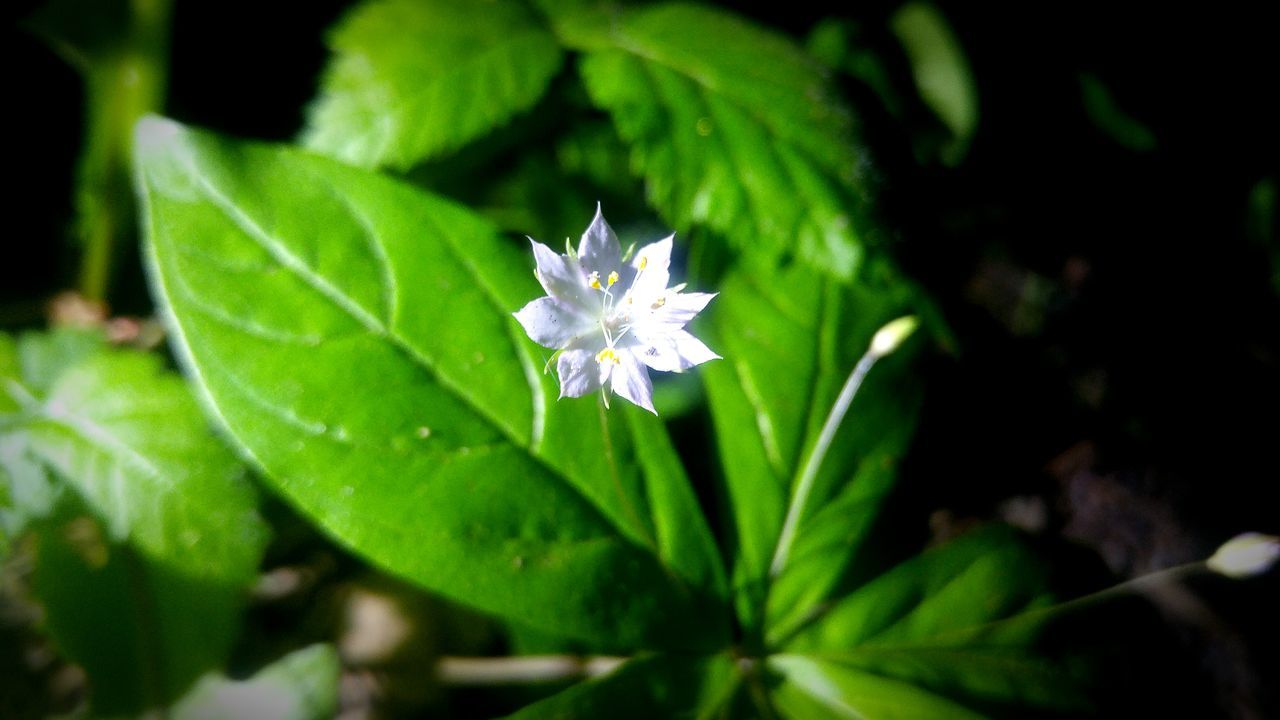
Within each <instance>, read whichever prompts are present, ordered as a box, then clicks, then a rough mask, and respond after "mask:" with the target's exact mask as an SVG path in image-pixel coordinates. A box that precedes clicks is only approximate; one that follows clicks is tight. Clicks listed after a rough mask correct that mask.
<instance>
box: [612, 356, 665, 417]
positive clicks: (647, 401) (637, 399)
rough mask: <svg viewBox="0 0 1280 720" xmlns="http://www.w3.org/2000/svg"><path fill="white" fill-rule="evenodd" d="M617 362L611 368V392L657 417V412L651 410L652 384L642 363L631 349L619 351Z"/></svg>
mask: <svg viewBox="0 0 1280 720" xmlns="http://www.w3.org/2000/svg"><path fill="white" fill-rule="evenodd" d="M618 361H619V362H618V366H617V367H615V368H613V391H614V392H615V393H617V394H618V395H621V396H622V397H624V398H626V399H627V400H630V401H631V402H633V403H635V404H636V405H639V406H640V407H642V408H644V409H645V410H648V411H649V412H651V413H653V414H654V415H657V414H658V411H657V410H654V409H653V383H651V382H649V371H648V370H646V369H645V367H644V363H642V362H640V359H639V358H637V357H636V356H635V354H634V353H633V352H632V351H631V348H623V349H619V350H618Z"/></svg>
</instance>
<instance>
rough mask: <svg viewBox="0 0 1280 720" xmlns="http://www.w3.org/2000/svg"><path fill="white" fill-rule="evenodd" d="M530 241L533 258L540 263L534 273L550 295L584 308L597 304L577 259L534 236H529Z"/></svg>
mask: <svg viewBox="0 0 1280 720" xmlns="http://www.w3.org/2000/svg"><path fill="white" fill-rule="evenodd" d="M529 242H531V243H533V259H534V262H536V263H537V264H538V268H537V270H536V271H535V272H534V275H536V276H537V278H538V282H540V283H542V289H543V290H546V291H547V294H548V295H550V296H552V297H556V298H560V299H561V300H565V301H568V302H570V303H573V304H575V305H577V306H579V307H582V308H583V309H587V308H590V307H592V306H593V305H594V304H595V301H593V300H592V298H591V288H590V287H588V286H587V276H586V274H584V273H583V272H582V267H581V266H580V265H579V264H578V261H577V260H574V259H573V258H571V257H569V256H568V255H561V254H559V253H557V252H556V251H555V250H552V249H551V248H549V247H547V246H546V245H543V244H542V243H540V242H538V241H537V240H534V239H533V238H529Z"/></svg>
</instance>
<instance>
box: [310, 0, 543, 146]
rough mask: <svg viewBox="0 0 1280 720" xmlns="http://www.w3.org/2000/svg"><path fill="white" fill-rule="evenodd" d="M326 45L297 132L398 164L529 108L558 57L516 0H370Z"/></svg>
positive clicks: (479, 132)
mask: <svg viewBox="0 0 1280 720" xmlns="http://www.w3.org/2000/svg"><path fill="white" fill-rule="evenodd" d="M329 45H330V47H331V48H332V50H333V52H334V53H335V55H334V57H333V58H332V59H331V60H330V62H329V67H328V69H327V70H326V72H325V75H324V80H323V83H322V91H321V95H320V97H319V99H318V100H316V102H315V103H314V104H313V105H312V106H311V111H310V113H309V121H308V127H307V130H306V133H305V134H304V136H303V142H304V144H306V145H307V146H308V147H310V148H312V149H314V150H319V151H321V152H324V153H328V154H330V155H333V156H334V157H337V158H340V159H342V160H345V161H347V162H350V163H353V164H356V165H362V166H377V165H389V166H391V167H395V168H399V169H406V168H408V167H410V166H412V165H414V164H415V163H418V162H420V161H422V160H425V159H427V158H430V157H432V156H435V155H437V154H439V153H442V152H445V151H448V150H451V149H453V148H456V147H458V146H460V145H462V144H463V143H466V142H468V141H470V140H473V139H475V138H477V137H480V136H481V135H483V134H484V133H485V132H487V131H489V130H490V129H492V128H494V127H495V126H497V125H500V124H502V123H504V122H506V121H507V120H509V119H510V118H511V117H513V116H514V115H516V114H517V113H519V112H521V111H523V110H526V109H528V108H529V107H530V106H532V105H533V104H534V102H536V101H537V100H538V98H539V97H540V96H541V95H542V93H543V92H544V91H545V90H546V87H547V83H548V82H550V80H551V77H552V75H554V74H555V72H556V70H557V69H558V68H559V67H560V62H561V59H562V52H561V50H560V46H559V45H558V44H557V42H556V40H555V37H554V36H552V35H551V33H550V31H549V30H547V28H546V27H544V26H543V25H542V24H540V23H539V21H538V19H537V18H536V17H533V16H532V15H530V14H529V13H528V12H526V11H525V10H524V8H523V7H522V6H521V5H520V4H519V3H512V2H501V3H488V4H486V5H485V6H484V7H483V8H477V7H476V5H475V4H474V3H472V2H468V1H467V0H371V1H368V2H364V3H361V4H360V5H358V6H357V7H356V8H355V9H354V10H353V11H352V12H351V13H350V14H349V15H347V17H345V18H344V19H343V20H342V22H341V23H340V24H339V25H338V26H337V27H336V28H335V29H334V30H333V32H332V33H331V34H330V36H329Z"/></svg>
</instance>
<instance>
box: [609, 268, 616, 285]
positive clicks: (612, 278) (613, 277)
mask: <svg viewBox="0 0 1280 720" xmlns="http://www.w3.org/2000/svg"><path fill="white" fill-rule="evenodd" d="M616 282H618V271H617V270H614V271H613V272H611V273H609V287H613V284H614V283H616Z"/></svg>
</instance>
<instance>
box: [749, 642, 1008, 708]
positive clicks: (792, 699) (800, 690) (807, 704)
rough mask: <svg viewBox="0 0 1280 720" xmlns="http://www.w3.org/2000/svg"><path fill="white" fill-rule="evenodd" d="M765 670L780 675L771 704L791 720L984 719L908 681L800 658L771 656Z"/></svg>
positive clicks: (836, 664) (815, 659) (823, 661)
mask: <svg viewBox="0 0 1280 720" xmlns="http://www.w3.org/2000/svg"><path fill="white" fill-rule="evenodd" d="M768 666H769V669H771V670H773V671H774V672H776V673H778V674H779V675H781V676H782V677H783V681H782V683H781V684H780V685H779V686H778V687H777V688H775V689H774V695H773V701H774V703H775V704H776V705H777V706H778V709H779V710H781V711H782V713H783V714H784V715H786V716H787V717H788V718H792V720H809V719H810V718H820V717H830V718H849V719H850V720H864V718H865V719H879V718H894V720H913V719H917V718H918V719H919V720H933V718H956V720H964V719H966V718H975V719H977V718H983V717H985V715H983V714H981V713H977V712H974V711H973V710H970V709H969V708H966V707H965V706H964V705H960V704H958V703H955V702H952V701H950V700H948V699H947V698H945V697H941V696H938V695H934V694H933V693H930V692H929V691H927V690H924V689H922V688H919V687H916V686H915V685H912V684H910V683H905V682H901V681H898V680H894V679H891V678H886V677H882V676H879V675H875V674H872V673H867V672H862V671H860V670H857V669H854V668H849V667H846V666H844V665H841V664H839V663H835V662H830V661H827V660H822V659H818V658H811V657H805V656H803V655H775V656H773V657H771V658H770V659H769V663H768Z"/></svg>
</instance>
